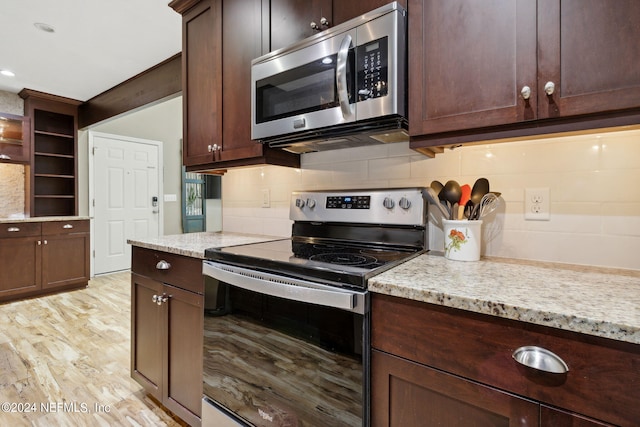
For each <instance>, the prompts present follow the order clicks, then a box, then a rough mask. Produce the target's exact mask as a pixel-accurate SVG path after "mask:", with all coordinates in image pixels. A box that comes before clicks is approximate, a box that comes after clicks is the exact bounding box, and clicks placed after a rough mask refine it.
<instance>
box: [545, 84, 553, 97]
mask: <svg viewBox="0 0 640 427" xmlns="http://www.w3.org/2000/svg"><path fill="white" fill-rule="evenodd" d="M555 91H556V84H555V83H554V82H547V83H546V84H545V85H544V92H545V93H546V94H547V95H548V96H551V95H553V92H555Z"/></svg>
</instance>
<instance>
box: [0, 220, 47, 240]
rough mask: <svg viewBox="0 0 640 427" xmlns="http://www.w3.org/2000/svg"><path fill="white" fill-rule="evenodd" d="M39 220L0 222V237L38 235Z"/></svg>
mask: <svg viewBox="0 0 640 427" xmlns="http://www.w3.org/2000/svg"><path fill="white" fill-rule="evenodd" d="M40 231H41V228H40V223H39V222H7V223H3V224H0V237H29V236H40Z"/></svg>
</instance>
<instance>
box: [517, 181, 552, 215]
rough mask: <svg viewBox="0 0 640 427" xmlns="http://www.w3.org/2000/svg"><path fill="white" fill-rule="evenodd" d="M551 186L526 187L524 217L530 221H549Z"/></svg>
mask: <svg viewBox="0 0 640 427" xmlns="http://www.w3.org/2000/svg"><path fill="white" fill-rule="evenodd" d="M550 202H551V201H550V199H549V188H525V190H524V219H525V220H530V221H549V220H550V219H551V217H550V213H549V206H550Z"/></svg>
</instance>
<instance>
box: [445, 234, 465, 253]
mask: <svg viewBox="0 0 640 427" xmlns="http://www.w3.org/2000/svg"><path fill="white" fill-rule="evenodd" d="M447 238H448V239H449V244H448V245H447V246H445V248H444V253H445V256H449V252H451V249H454V250H455V251H456V252H458V251H460V246H461V245H464V244H466V243H467V242H468V241H469V235H468V234H467V235H466V236H465V234H464V233H463V232H462V231H459V230H456V229H455V228H452V229H451V231H450V232H449V235H448V236H447Z"/></svg>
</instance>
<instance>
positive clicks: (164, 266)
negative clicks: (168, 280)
mask: <svg viewBox="0 0 640 427" xmlns="http://www.w3.org/2000/svg"><path fill="white" fill-rule="evenodd" d="M156 268H157V269H158V270H168V269H170V268H171V264H169V263H168V262H167V261H165V260H163V259H162V260H160V261H158V263H157V264H156Z"/></svg>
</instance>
